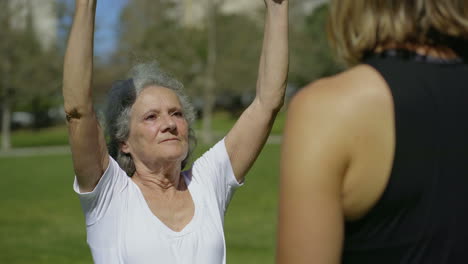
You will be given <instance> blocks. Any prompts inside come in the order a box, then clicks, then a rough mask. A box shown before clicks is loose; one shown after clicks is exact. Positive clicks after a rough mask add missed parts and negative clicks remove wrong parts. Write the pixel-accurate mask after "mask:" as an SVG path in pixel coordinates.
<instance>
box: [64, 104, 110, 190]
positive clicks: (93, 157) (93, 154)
mask: <svg viewBox="0 0 468 264" xmlns="http://www.w3.org/2000/svg"><path fill="white" fill-rule="evenodd" d="M68 131H69V141H70V147H71V151H72V158H73V167H74V170H75V174H76V178H77V181H78V185H79V187H80V190H81V191H82V192H89V191H92V190H93V189H94V187H95V186H96V184H97V183H98V182H99V179H100V178H101V176H102V174H103V173H104V171H105V170H106V168H107V166H108V164H109V154H108V151H107V146H106V141H105V138H104V133H103V131H102V129H101V127H100V125H99V122H98V120H97V118H96V115H95V114H94V112H91V113H90V114H89V115H83V116H81V117H80V119H76V120H75V119H72V120H70V121H69V122H68Z"/></svg>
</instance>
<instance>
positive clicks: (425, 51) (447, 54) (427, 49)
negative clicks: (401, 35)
mask: <svg viewBox="0 0 468 264" xmlns="http://www.w3.org/2000/svg"><path fill="white" fill-rule="evenodd" d="M388 49H406V50H410V51H414V52H416V53H418V54H421V55H426V56H431V57H435V58H440V59H456V58H458V57H459V56H458V55H457V53H455V52H454V51H453V50H452V49H451V48H449V47H445V46H429V45H423V44H411V43H407V44H402V45H398V44H394V43H389V44H384V45H378V46H377V48H376V49H375V50H374V51H375V53H379V52H382V51H384V50H388Z"/></svg>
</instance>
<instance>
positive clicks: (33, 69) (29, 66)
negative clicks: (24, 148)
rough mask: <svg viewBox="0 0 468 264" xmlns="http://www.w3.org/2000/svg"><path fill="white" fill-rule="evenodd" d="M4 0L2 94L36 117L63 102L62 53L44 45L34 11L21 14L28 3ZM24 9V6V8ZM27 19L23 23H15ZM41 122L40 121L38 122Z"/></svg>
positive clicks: (16, 107)
mask: <svg viewBox="0 0 468 264" xmlns="http://www.w3.org/2000/svg"><path fill="white" fill-rule="evenodd" d="M9 3H10V2H9V1H2V3H1V6H0V8H2V10H3V11H2V12H1V15H0V21H1V22H2V25H4V26H3V27H2V30H1V31H0V39H1V40H2V41H1V42H0V56H1V58H2V60H1V61H0V91H2V92H1V93H0V94H3V95H6V97H4V98H0V99H1V100H9V101H10V104H11V105H13V107H14V108H13V110H22V111H28V112H32V113H33V114H34V115H35V117H36V121H39V120H40V118H41V116H42V117H43V116H44V115H46V112H47V110H48V109H50V108H51V107H52V106H57V105H59V103H60V99H59V98H60V80H61V54H59V53H57V51H56V49H55V48H50V49H45V48H44V47H42V46H41V44H40V43H39V40H38V36H37V33H36V32H35V30H34V27H33V21H32V15H31V12H26V14H27V15H25V16H24V17H22V15H21V14H22V13H23V12H25V11H24V10H25V8H26V6H24V5H21V4H20V5H10V4H9ZM23 9H24V10H23ZM22 19H24V20H26V21H25V23H24V26H20V24H21V23H16V24H15V23H14V22H15V21H16V22H19V21H22ZM36 125H38V126H40V125H41V124H36Z"/></svg>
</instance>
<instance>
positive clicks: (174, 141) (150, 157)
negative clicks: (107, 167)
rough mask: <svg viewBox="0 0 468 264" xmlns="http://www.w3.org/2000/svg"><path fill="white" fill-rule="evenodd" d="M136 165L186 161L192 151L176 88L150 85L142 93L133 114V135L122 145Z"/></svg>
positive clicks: (134, 106) (131, 129)
mask: <svg viewBox="0 0 468 264" xmlns="http://www.w3.org/2000/svg"><path fill="white" fill-rule="evenodd" d="M121 148H122V151H123V152H125V153H130V154H131V155H132V158H133V161H134V162H135V165H137V164H138V163H139V162H143V163H144V164H146V165H147V166H151V165H152V164H164V163H173V162H182V161H183V160H184V158H185V157H186V156H187V153H188V148H189V144H188V124H187V121H186V120H185V117H184V115H183V112H182V105H181V104H180V101H179V98H178V96H177V95H176V93H175V92H173V91H172V90H170V89H168V88H165V87H160V86H148V87H146V88H145V89H143V91H142V92H141V93H140V94H139V95H138V97H137V99H136V101H135V103H134V104H133V106H132V110H131V115H130V135H129V137H128V140H127V141H126V142H124V143H123V144H122V146H121Z"/></svg>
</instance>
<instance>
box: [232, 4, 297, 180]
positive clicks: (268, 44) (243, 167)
mask: <svg viewBox="0 0 468 264" xmlns="http://www.w3.org/2000/svg"><path fill="white" fill-rule="evenodd" d="M288 2H289V1H288V0H265V5H266V17H265V31H264V38H263V47H262V54H261V57H260V67H259V72H258V80H257V88H256V96H255V99H254V101H253V102H252V104H251V105H250V106H249V107H248V108H247V109H246V110H245V111H244V113H242V115H241V116H240V118H239V120H237V122H236V124H235V125H234V127H233V128H232V129H231V131H229V133H228V134H227V136H226V139H225V144H226V149H227V152H228V154H229V158H230V160H231V164H232V168H233V170H234V174H235V176H236V179H237V181H238V182H242V181H243V180H244V176H245V174H246V173H247V171H248V170H249V169H250V167H251V166H252V164H253V162H254V161H255V159H256V158H257V157H258V155H259V153H260V151H261V150H262V148H263V146H264V144H265V142H266V140H267V139H268V135H269V134H270V131H271V128H272V126H273V122H274V120H275V117H276V114H277V113H278V111H279V110H280V108H281V106H282V105H283V101H284V93H285V90H286V82H287V76H288V57H289V54H288V4H289V3H288Z"/></svg>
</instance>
